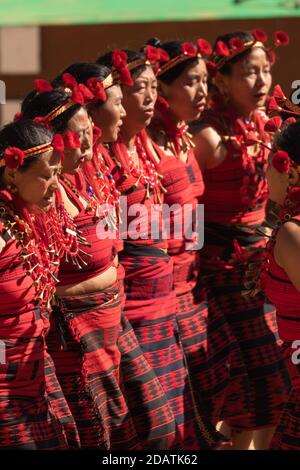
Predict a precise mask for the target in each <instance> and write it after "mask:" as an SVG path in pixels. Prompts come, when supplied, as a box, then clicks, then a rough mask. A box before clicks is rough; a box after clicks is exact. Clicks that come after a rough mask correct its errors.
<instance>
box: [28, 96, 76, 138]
mask: <svg viewBox="0 0 300 470" xmlns="http://www.w3.org/2000/svg"><path fill="white" fill-rule="evenodd" d="M69 98H70V96H69V94H68V93H66V92H65V91H64V89H63V88H54V89H53V90H51V91H46V92H44V93H38V92H37V91H31V92H30V93H29V94H28V95H27V96H26V97H25V99H24V100H23V102H22V105H21V111H22V114H23V117H24V118H26V119H34V118H36V117H43V116H47V114H49V113H50V112H51V111H53V110H54V109H55V108H57V107H58V106H60V105H63V104H64V103H66V102H67V101H68V99H69ZM81 107H82V106H81V105H80V104H77V103H76V104H74V105H73V106H71V107H70V108H68V109H67V110H66V111H64V112H63V113H61V114H60V115H59V116H57V117H56V118H55V119H53V120H52V121H51V126H52V127H53V129H54V131H55V132H60V133H63V132H65V130H66V129H67V127H68V122H69V120H70V119H71V118H72V117H73V116H74V114H76V113H77V112H78V111H79V110H80V109H81Z"/></svg>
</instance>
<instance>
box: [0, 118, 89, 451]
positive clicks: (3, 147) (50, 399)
mask: <svg viewBox="0 0 300 470" xmlns="http://www.w3.org/2000/svg"><path fill="white" fill-rule="evenodd" d="M59 137H60V136H59ZM61 151H62V146H61V142H60V139H54V136H53V133H52V132H51V131H50V130H48V129H46V128H44V127H43V126H41V125H38V124H35V123H33V122H32V121H28V120H24V121H20V122H16V123H12V124H8V125H7V126H5V127H4V128H2V129H1V131H0V188H1V189H0V273H1V275H0V293H1V299H2V302H1V314H0V338H1V353H2V354H1V364H0V422H1V426H0V447H1V448H7V449H11V448H14V449H31V450H33V449H34V450H53V449H56V450H62V449H76V448H79V446H80V441H79V436H78V432H77V429H76V425H75V420H74V418H73V416H72V414H71V412H70V409H69V407H68V405H67V402H66V400H65V398H64V395H63V393H62V390H61V387H60V385H59V383H58V380H57V377H56V374H55V371H54V365H53V362H52V359H51V357H50V356H49V354H48V352H47V347H46V334H47V332H48V330H49V327H50V324H49V314H50V311H51V306H50V302H51V299H52V297H53V294H54V292H55V285H56V276H57V260H58V257H56V251H60V250H61V248H63V252H65V249H66V250H67V251H68V250H69V249H70V245H69V244H68V242H67V239H66V237H65V235H64V233H63V231H62V230H61V229H60V225H57V224H55V222H58V221H59V219H58V217H57V215H56V213H55V211H54V210H53V209H52V208H51V204H53V199H54V193H55V191H56V190H57V189H58V173H59V171H60V166H61V162H60V160H61ZM68 222H69V223H70V226H72V223H71V221H70V220H68ZM50 245H51V246H52V249H51V247H50Z"/></svg>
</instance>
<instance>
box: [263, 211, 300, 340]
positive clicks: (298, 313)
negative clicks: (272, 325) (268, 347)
mask: <svg viewBox="0 0 300 470" xmlns="http://www.w3.org/2000/svg"><path fill="white" fill-rule="evenodd" d="M293 219H296V220H298V221H299V222H300V215H298V216H294V217H293ZM268 261H269V263H268V270H267V273H266V276H265V281H264V288H265V292H266V295H267V296H268V298H269V299H270V301H271V302H272V303H273V304H274V305H275V307H276V310H277V312H276V315H277V325H278V332H279V337H280V338H281V339H282V340H283V341H284V342H291V341H294V340H300V292H299V291H298V290H297V289H296V287H295V286H294V285H293V284H292V282H291V281H290V279H289V277H288V275H287V273H286V272H285V270H284V269H282V268H281V267H280V266H278V264H277V263H276V261H275V258H274V255H273V250H272V252H271V253H269V256H268Z"/></svg>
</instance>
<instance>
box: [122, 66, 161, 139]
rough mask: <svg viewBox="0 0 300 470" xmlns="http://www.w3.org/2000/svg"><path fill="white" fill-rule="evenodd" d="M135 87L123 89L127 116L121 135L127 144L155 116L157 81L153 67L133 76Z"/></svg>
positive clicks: (147, 67) (148, 67)
mask: <svg viewBox="0 0 300 470" xmlns="http://www.w3.org/2000/svg"><path fill="white" fill-rule="evenodd" d="M133 80H134V84H133V86H127V85H125V86H124V87H123V102H122V103H123V106H124V108H125V111H126V116H125V118H124V119H123V126H122V129H121V134H122V136H123V138H124V140H125V141H126V142H130V140H132V139H133V138H134V137H135V135H136V134H137V133H138V132H140V131H141V130H142V129H144V128H145V127H147V126H148V125H149V124H150V122H151V119H152V117H153V114H154V105H155V102H156V100H157V79H156V77H155V74H154V72H153V70H152V67H151V66H146V67H145V69H144V70H143V71H142V72H141V73H140V74H138V75H137V76H133Z"/></svg>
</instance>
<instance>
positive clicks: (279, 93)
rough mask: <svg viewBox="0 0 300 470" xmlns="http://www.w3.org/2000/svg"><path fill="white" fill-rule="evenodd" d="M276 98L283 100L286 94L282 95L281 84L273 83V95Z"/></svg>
mask: <svg viewBox="0 0 300 470" xmlns="http://www.w3.org/2000/svg"><path fill="white" fill-rule="evenodd" d="M272 96H274V98H275V99H276V100H279V101H283V100H286V96H285V95H284V93H283V91H282V89H281V86H280V85H275V86H274V90H273V95H272Z"/></svg>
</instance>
